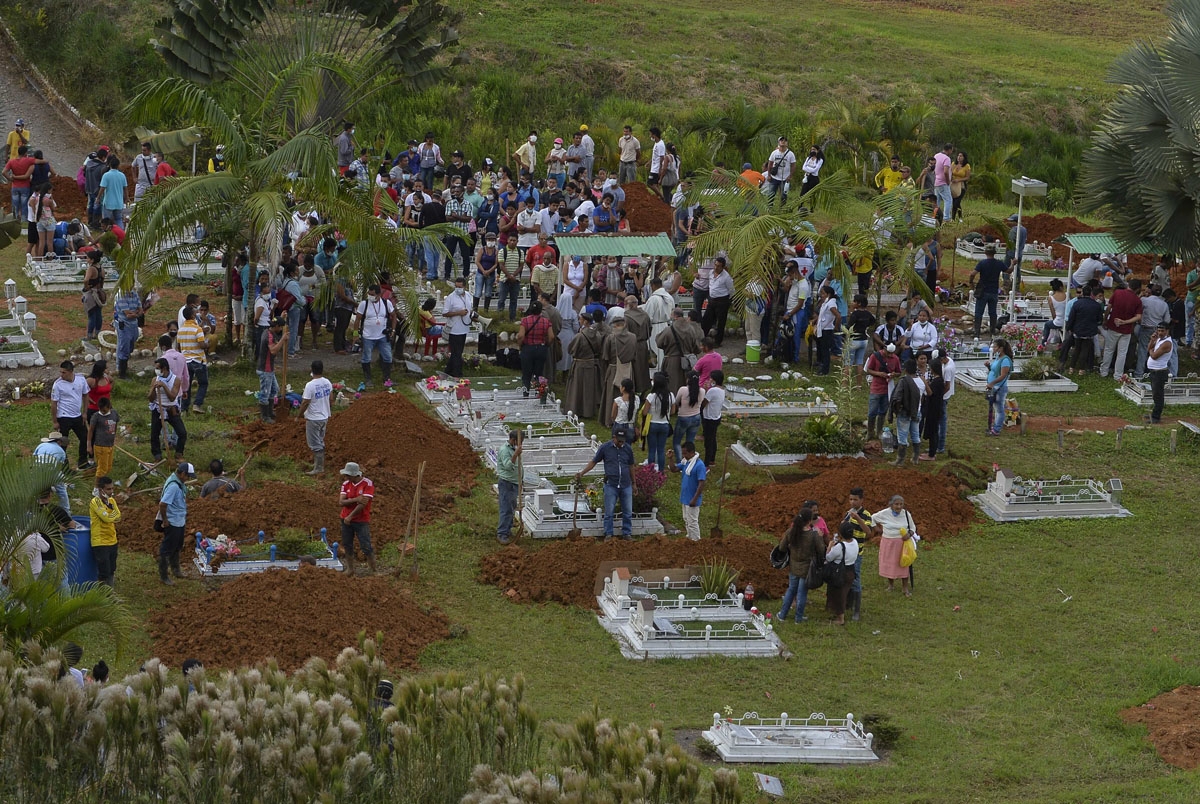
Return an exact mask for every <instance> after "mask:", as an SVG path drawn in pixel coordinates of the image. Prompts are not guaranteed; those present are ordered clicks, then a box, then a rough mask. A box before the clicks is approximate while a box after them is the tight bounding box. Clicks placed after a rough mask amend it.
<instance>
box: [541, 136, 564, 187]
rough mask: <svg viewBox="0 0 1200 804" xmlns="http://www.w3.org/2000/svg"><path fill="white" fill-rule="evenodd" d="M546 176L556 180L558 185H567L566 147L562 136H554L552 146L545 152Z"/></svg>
mask: <svg viewBox="0 0 1200 804" xmlns="http://www.w3.org/2000/svg"><path fill="white" fill-rule="evenodd" d="M545 161H546V178H547V179H554V180H555V181H556V182H558V184H557V186H558V187H560V188H561V187H566V186H567V149H566V148H564V147H563V139H562V137H555V138H554V147H553V148H551V149H550V153H548V154H546V160H545Z"/></svg>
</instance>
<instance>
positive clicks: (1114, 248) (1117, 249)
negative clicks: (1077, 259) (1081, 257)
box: [1063, 232, 1158, 254]
mask: <svg viewBox="0 0 1200 804" xmlns="http://www.w3.org/2000/svg"><path fill="white" fill-rule="evenodd" d="M1063 239H1064V240H1066V241H1067V243H1068V244H1069V245H1070V246H1071V248H1073V249H1075V250H1076V251H1078V252H1080V253H1081V254H1154V253H1155V252H1157V251H1158V249H1156V248H1155V247H1154V244H1153V243H1150V242H1149V241H1146V240H1143V241H1142V242H1140V243H1136V244H1134V246H1133V247H1132V248H1129V247H1126V246H1122V245H1121V243H1120V241H1118V240H1117V239H1116V238H1115V237H1113V236H1112V235H1110V234H1109V233H1108V232H1092V233H1090V234H1065V235H1063Z"/></svg>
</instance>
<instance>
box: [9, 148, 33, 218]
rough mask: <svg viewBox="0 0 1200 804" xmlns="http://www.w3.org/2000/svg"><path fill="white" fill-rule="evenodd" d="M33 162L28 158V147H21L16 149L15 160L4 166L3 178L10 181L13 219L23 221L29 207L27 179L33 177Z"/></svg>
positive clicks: (31, 158)
mask: <svg viewBox="0 0 1200 804" xmlns="http://www.w3.org/2000/svg"><path fill="white" fill-rule="evenodd" d="M35 162H37V160H36V159H34V158H33V157H32V156H29V146H28V145H22V146H21V147H20V148H18V149H17V158H16V159H10V160H8V162H6V163H5V165H4V178H6V179H9V180H10V181H12V205H13V217H15V218H17V219H19V220H25V208H26V207H27V206H29V194H30V189H29V177H30V176H32V175H33V165H34V163H35Z"/></svg>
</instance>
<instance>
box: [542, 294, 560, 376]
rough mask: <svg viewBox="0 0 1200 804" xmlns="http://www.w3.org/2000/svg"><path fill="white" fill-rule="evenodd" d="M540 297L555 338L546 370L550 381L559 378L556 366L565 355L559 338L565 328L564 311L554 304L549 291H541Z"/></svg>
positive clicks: (551, 344) (543, 313)
mask: <svg viewBox="0 0 1200 804" xmlns="http://www.w3.org/2000/svg"><path fill="white" fill-rule="evenodd" d="M538 299H539V300H540V301H541V302H542V315H544V316H546V318H549V319H550V331H551V333H552V335H553V338H552V339H551V341H550V350H549V351H550V356H549V357H547V358H546V369H545V371H546V376H547V377H549V378H550V381H551V382H554V381H555V380H556V379H557V375H556V374H555V373H554V372H555V367H556V366H558V362H559V361H560V360H562V357H563V348H562V341H560V340H559V339H558V335H559V333H561V332H562V328H563V320H562V313H560V312H559V311H558V308H557V307H555V306H554V301H553V300H552V299H551V297H550V294H549V293H545V292H543V293H539V294H538Z"/></svg>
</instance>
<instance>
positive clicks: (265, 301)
mask: <svg viewBox="0 0 1200 804" xmlns="http://www.w3.org/2000/svg"><path fill="white" fill-rule="evenodd" d="M274 309H275V294H273V293H272V292H271V280H270V277H269V276H268V275H267V272H266V271H262V272H260V273H259V275H258V292H257V293H256V294H255V296H254V357H255V358H257V357H258V348H259V345H260V344H261V343H262V336H263V333H264V332H266V331H267V327H268V326H270V324H271V312H272V311H273V310H274Z"/></svg>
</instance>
